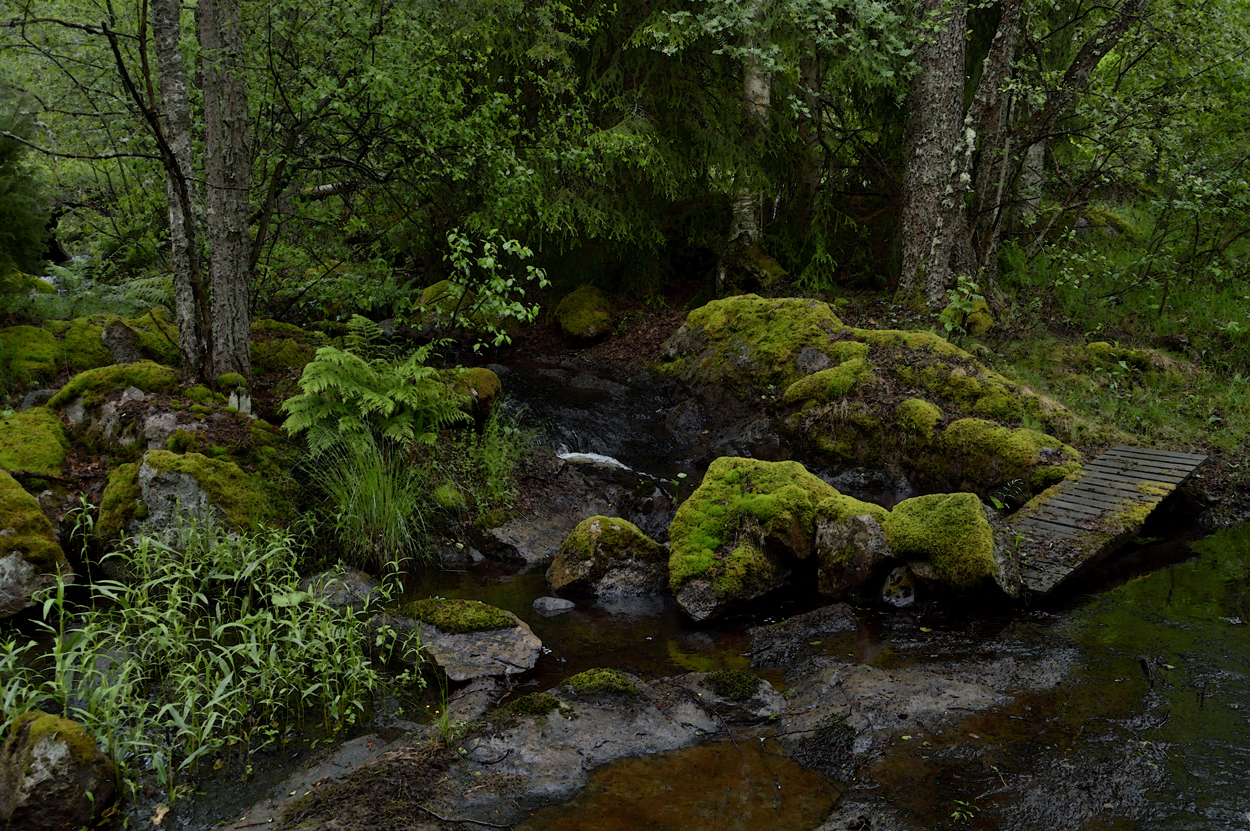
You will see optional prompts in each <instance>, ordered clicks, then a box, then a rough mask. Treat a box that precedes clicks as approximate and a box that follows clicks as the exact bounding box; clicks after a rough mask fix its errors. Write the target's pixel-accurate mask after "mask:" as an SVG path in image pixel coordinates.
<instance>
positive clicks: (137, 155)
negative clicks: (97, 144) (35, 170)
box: [0, 130, 161, 162]
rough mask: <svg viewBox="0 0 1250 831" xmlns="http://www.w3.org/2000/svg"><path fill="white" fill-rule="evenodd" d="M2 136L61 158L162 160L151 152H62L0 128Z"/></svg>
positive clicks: (47, 154)
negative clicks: (97, 153)
mask: <svg viewBox="0 0 1250 831" xmlns="http://www.w3.org/2000/svg"><path fill="white" fill-rule="evenodd" d="M0 136H3V137H4V138H7V139H12V140H13V141H16V142H18V143H20V144H24V145H26V146H27V147H29V148H31V149H32V150H35V151H37V152H39V153H42V154H44V155H45V156H56V157H57V158H61V159H86V160H88V161H107V160H109V159H152V160H153V161H158V162H159V161H160V160H161V157H160V156H154V155H152V154H151V153H104V154H100V155H92V154H90V153H62V152H60V151H57V150H49V149H48V148H46V147H41V146H39V145H38V144H35V143H34V142H30V141H27V140H26V139H24V138H22V137H21V136H18V135H14V134H13V133H10V132H9V131H8V130H0Z"/></svg>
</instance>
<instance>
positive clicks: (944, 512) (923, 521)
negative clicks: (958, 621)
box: [882, 493, 995, 588]
mask: <svg viewBox="0 0 1250 831" xmlns="http://www.w3.org/2000/svg"><path fill="white" fill-rule="evenodd" d="M882 527H883V528H884V529H885V536H886V540H887V541H888V542H889V544H890V548H891V549H892V550H893V551H894V553H895V555H897V556H898V557H900V558H902V559H908V558H917V557H921V558H926V559H928V560H929V562H931V563H932V564H933V568H934V569H935V570H936V571H937V573H938V576H939V577H941V578H942V579H943V580H946V581H947V582H948V583H950V584H951V585H953V586H956V587H958V588H969V587H971V586H975V585H976V584H977V583H979V582H980V581H981V580H982V579H984V578H986V577H989V576H991V575H993V574H994V571H995V563H994V530H993V528H991V527H990V523H989V520H988V519H987V518H986V516H985V509H984V508H983V507H982V505H981V500H980V498H978V497H977V495H976V494H973V493H935V494H929V495H927V496H917V497H915V498H913V499H904V500H903V501H902V502H900V503H898V504H897V505H895V506H894V510H892V511H890V514H889V516H888V517H886V520H885V522H884V523H882Z"/></svg>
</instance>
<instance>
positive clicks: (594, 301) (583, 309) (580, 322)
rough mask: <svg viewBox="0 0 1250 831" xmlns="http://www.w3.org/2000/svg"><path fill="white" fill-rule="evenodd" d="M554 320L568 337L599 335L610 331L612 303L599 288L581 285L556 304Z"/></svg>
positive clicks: (592, 336)
mask: <svg viewBox="0 0 1250 831" xmlns="http://www.w3.org/2000/svg"><path fill="white" fill-rule="evenodd" d="M556 320H558V321H560V328H561V329H563V330H564V333H565V334H566V335H569V336H570V337H574V338H597V337H601V336H603V335H606V334H608V333H609V332H611V331H612V322H613V321H612V304H611V302H610V301H609V300H608V298H607V297H606V296H605V295H604V293H603V292H601V291H599V289H597V288H595V287H594V286H582V287H581V288H579V289H577V290H576V291H574V292H572V293H570V294H568V295H566V296H565V297H564V299H563V300H561V301H560V305H558V306H556Z"/></svg>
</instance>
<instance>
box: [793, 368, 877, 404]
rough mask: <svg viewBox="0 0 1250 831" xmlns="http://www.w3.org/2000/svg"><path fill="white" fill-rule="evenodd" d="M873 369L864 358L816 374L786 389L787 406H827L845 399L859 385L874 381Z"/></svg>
mask: <svg viewBox="0 0 1250 831" xmlns="http://www.w3.org/2000/svg"><path fill="white" fill-rule="evenodd" d="M872 377H873V376H872V367H871V366H870V365H869V364H868V362H867V361H865V360H864V359H863V358H853V359H851V360H849V361H845V362H844V363H841V364H838V365H837V366H835V367H830V368H829V369H822V370H821V371H820V372H814V373H812V374H811V375H808V376H807V377H806V378H800V379H799V380H797V381H795V382H794V383H793V384H791V385H790V386H788V387H786V392H785V396H784V398H783V400H784V401H785V403H786V404H801V403H803V402H805V401H815V402H816V403H818V404H825V403H827V402H830V401H834V400H836V399H838V398H841V397H843V396H844V395H846V394H847V393H848V392H850V391H851V390H852V389H853V388H854V387H855V386H856V385H857V384H860V383H863V382H866V381H871V380H872Z"/></svg>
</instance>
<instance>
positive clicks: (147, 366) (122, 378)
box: [48, 361, 181, 409]
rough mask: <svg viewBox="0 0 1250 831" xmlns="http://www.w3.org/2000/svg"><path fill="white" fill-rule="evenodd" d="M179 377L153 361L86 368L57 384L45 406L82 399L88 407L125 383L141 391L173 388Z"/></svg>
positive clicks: (56, 406) (66, 404)
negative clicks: (59, 384) (64, 381)
mask: <svg viewBox="0 0 1250 831" xmlns="http://www.w3.org/2000/svg"><path fill="white" fill-rule="evenodd" d="M180 379H181V375H180V373H179V372H178V370H176V369H174V368H173V367H168V366H163V365H162V364H158V363H156V362H155V361H135V362H134V363H129V364H115V365H113V366H104V367H100V368H98V369H89V370H87V371H86V372H80V373H78V374H77V375H75V376H74V377H73V378H71V379H70V380H69V383H67V384H66V385H65V386H63V387H61V389H60V390H59V391H58V392H57V394H56V395H54V396H53V397H52V400H51V401H49V402H48V406H49V407H52V408H53V409H64V408H69V407H72V406H74V403H75V402H76V401H77V400H78V399H82V402H81V404H82V406H83V407H85V408H88V409H90V408H92V407H98V406H99V405H100V404H102V403H103V402H104V400H105V399H106V398H108V397H109V395H110V394H112V393H119V392H121V391H122V390H125V389H126V388H127V387H136V388H137V389H139V390H141V391H143V392H173V391H174V390H175V389H177V387H178V382H179V380H180Z"/></svg>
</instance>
